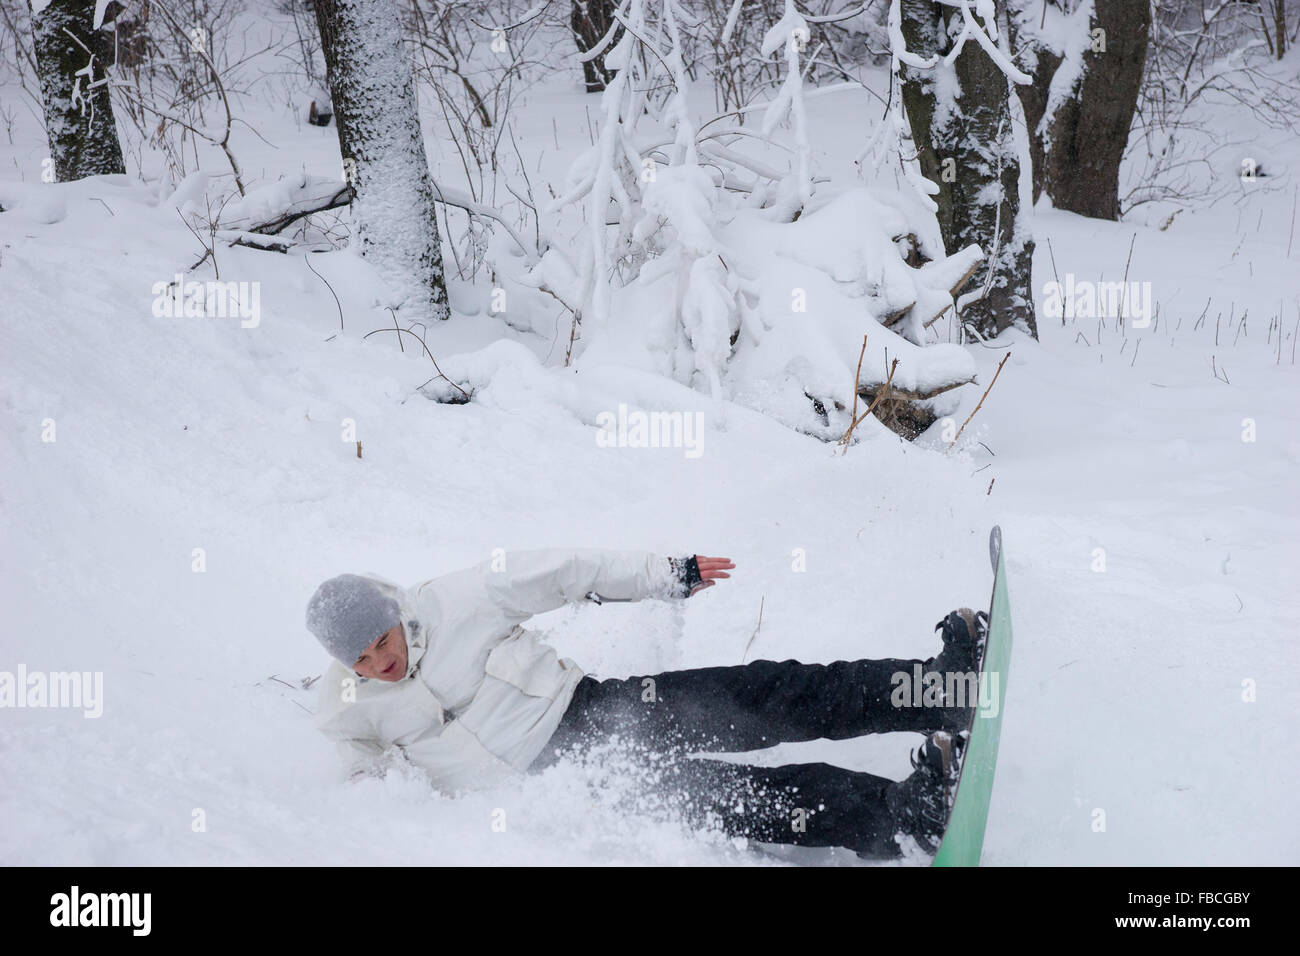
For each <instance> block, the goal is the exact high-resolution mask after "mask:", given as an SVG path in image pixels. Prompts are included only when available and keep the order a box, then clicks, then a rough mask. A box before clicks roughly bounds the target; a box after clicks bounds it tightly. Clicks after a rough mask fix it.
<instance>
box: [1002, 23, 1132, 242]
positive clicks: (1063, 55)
mask: <svg viewBox="0 0 1300 956" xmlns="http://www.w3.org/2000/svg"><path fill="white" fill-rule="evenodd" d="M1089 10H1091V15H1089ZM1150 30H1151V8H1150V5H1149V0H1086V3H1085V0H1011V3H1010V4H1009V5H1008V7H1007V35H1008V39H1009V40H1010V41H1011V45H1012V49H1014V50H1015V52H1016V57H1017V60H1018V61H1019V62H1020V63H1021V64H1022V66H1023V67H1024V69H1025V71H1026V72H1028V73H1029V74H1031V75H1032V76H1033V78H1034V82H1033V83H1029V84H1025V85H1023V86H1017V87H1016V93H1017V95H1018V96H1019V97H1020V104H1021V106H1022V107H1024V111H1025V125H1026V126H1027V127H1028V130H1029V154H1030V158H1031V159H1032V161H1033V173H1034V200H1035V201H1037V200H1038V197H1039V196H1040V195H1042V194H1043V193H1046V194H1047V195H1048V196H1049V197H1050V198H1051V200H1052V205H1054V206H1056V207H1057V208H1058V209H1067V210H1069V211H1070V212H1075V213H1078V214H1079V215H1081V216H1090V217H1092V218H1094V219H1112V220H1114V219H1119V214H1120V203H1119V165H1120V160H1122V159H1123V158H1124V147H1125V146H1126V145H1127V143H1128V136H1129V129H1130V128H1131V126H1132V125H1133V111H1134V108H1135V107H1136V106H1137V101H1138V93H1139V91H1140V90H1141V87H1142V73H1143V68H1144V66H1145V64H1146V57H1147V45H1148V37H1149V35H1150Z"/></svg>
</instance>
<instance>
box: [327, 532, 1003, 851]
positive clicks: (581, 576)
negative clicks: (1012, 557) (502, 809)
mask: <svg viewBox="0 0 1300 956" xmlns="http://www.w3.org/2000/svg"><path fill="white" fill-rule="evenodd" d="M734 567H735V565H734V564H732V563H731V561H730V559H728V558H712V557H704V556H701V555H695V556H693V557H683V558H668V557H662V556H660V555H656V554H651V553H648V552H639V551H596V550H578V551H552V550H548V551H518V552H509V553H507V554H506V555H505V556H504V558H497V559H494V560H491V561H487V562H484V563H483V564H480V565H478V566H476V567H473V568H470V569H468V570H464V571H458V572H455V573H453V574H447V575H444V576H441V577H437V578H433V579H431V580H428V581H425V582H424V583H422V584H419V585H417V586H415V587H413V588H410V589H402V588H399V587H397V586H395V585H393V584H391V583H389V582H387V581H384V580H382V579H380V578H375V577H363V576H360V575H355V574H345V575H341V576H339V577H335V578H331V579H330V580H328V581H326V582H325V583H324V584H322V585H321V586H320V587H319V588H318V589H317V590H316V593H315V595H314V596H313V597H312V599H311V602H310V603H309V604H308V607H307V628H308V629H309V630H310V631H311V632H312V633H313V634H315V635H316V637H317V639H318V640H319V641H320V642H321V644H322V645H324V647H325V649H326V650H327V651H328V652H329V653H330V655H331V656H332V657H333V658H334V659H335V663H333V664H332V665H331V666H330V669H329V671H328V673H327V674H326V675H325V678H324V679H323V680H322V681H321V688H322V689H321V711H320V715H319V716H318V718H317V724H318V726H319V727H320V728H321V730H322V731H324V733H325V734H326V735H327V736H329V737H331V738H333V739H335V740H337V741H338V744H339V748H340V750H341V751H342V752H343V753H344V755H345V756H346V757H347V758H348V761H349V767H348V770H349V773H350V775H352V776H356V775H359V774H364V773H376V774H377V773H382V768H383V761H384V758H385V752H386V751H387V750H388V749H389V748H391V747H396V748H399V749H400V751H401V752H402V754H404V755H405V757H406V758H407V759H408V760H410V761H411V762H412V763H414V764H416V765H418V766H420V767H422V768H423V769H424V770H425V771H427V772H428V773H429V775H430V776H431V778H432V780H433V783H434V785H435V786H436V787H438V789H440V790H443V791H445V792H454V791H458V790H467V789H475V788H481V787H486V786H491V785H492V784H494V783H496V782H499V781H501V780H503V779H506V778H508V777H509V776H511V775H513V774H517V773H520V772H523V771H528V770H537V769H540V768H543V767H546V766H549V765H550V764H552V763H554V762H555V761H556V760H557V758H558V756H559V755H560V754H561V753H562V752H564V751H565V750H566V749H568V748H570V747H580V746H582V745H583V744H585V743H592V742H599V741H603V740H607V739H608V738H609V737H610V736H611V735H614V734H618V735H619V736H620V738H621V740H624V741H632V742H634V743H635V745H636V746H637V747H639V748H642V752H643V753H645V752H646V751H649V752H650V753H653V754H654V755H656V759H655V760H654V763H655V764H656V769H657V771H658V777H657V783H656V786H662V788H663V789H664V790H665V792H666V793H667V794H669V795H670V796H671V799H670V800H669V801H667V802H671V804H672V805H673V806H675V807H678V808H680V811H681V812H683V813H685V814H686V816H687V817H688V818H689V819H690V821H693V822H697V823H699V824H700V825H706V823H705V821H712V822H713V823H714V824H715V825H716V824H720V825H721V827H722V828H723V830H724V831H725V832H727V833H729V834H732V835H738V836H745V837H749V838H751V839H754V840H760V841H764V842H771V843H794V844H801V845H804V846H845V847H849V848H851V849H854V850H856V851H858V852H859V853H860V854H863V855H865V856H877V857H887V856H897V855H899V853H900V847H899V841H898V840H897V839H896V835H897V834H899V833H903V834H907V835H909V836H911V837H913V838H914V839H916V840H917V841H918V843H919V844H920V845H921V846H922V847H923V848H924V849H927V850H930V849H933V847H934V846H936V845H937V842H938V839H939V837H940V836H942V834H943V829H944V826H945V824H946V821H947V814H948V807H949V806H950V805H951V792H950V791H951V788H952V786H953V782H954V778H955V769H954V752H953V749H954V747H956V746H958V745H959V744H960V742H961V741H960V738H959V737H958V736H957V735H956V734H953V733H948V732H946V731H956V730H957V729H958V728H961V727H964V726H966V722H967V719H968V717H969V714H970V711H969V710H968V709H961V708H955V707H946V708H945V707H922V706H915V707H898V706H894V705H893V704H892V703H891V692H892V691H893V689H894V686H895V682H894V681H893V680H892V679H891V678H892V677H893V675H896V674H898V673H899V672H902V673H905V674H908V675H911V674H913V665H914V664H921V665H922V668H923V670H924V671H926V672H928V671H941V672H944V673H947V672H951V671H957V672H963V673H964V672H968V671H971V670H973V669H974V666H975V653H976V629H977V627H979V626H982V624H983V621H982V617H983V616H982V615H981V620H980V621H979V622H978V623H977V621H976V618H975V616H974V615H973V614H972V613H971V612H970V611H969V610H966V609H963V610H961V611H954V612H953V613H951V614H949V615H948V616H947V617H946V618H945V619H944V620H943V621H942V622H940V624H939V625H938V628H937V629H942V631H943V642H944V649H943V651H942V652H941V653H940V654H939V655H938V657H935V658H931V659H929V660H927V661H910V660H858V661H836V662H834V663H832V664H802V663H799V662H798V661H794V660H788V661H782V662H780V663H777V662H774V661H754V662H753V663H751V664H745V665H740V666H735V667H705V668H698V669H694V670H683V671H670V672H667V673H662V674H654V675H650V676H649V677H648V678H647V677H629V678H626V679H610V680H597V679H595V678H593V677H590V676H587V675H585V674H584V673H583V672H582V671H581V670H580V669H579V668H578V667H577V666H576V665H575V664H574V663H573V662H572V661H570V660H567V659H561V658H559V657H557V655H556V654H555V652H554V651H553V650H552V649H551V648H550V647H548V646H547V645H545V644H542V643H541V642H540V641H539V640H538V639H537V637H536V636H535V635H534V634H533V633H531V632H530V631H528V630H525V629H524V628H523V627H522V625H523V623H524V622H525V621H527V620H528V618H530V617H531V616H532V615H534V614H540V613H542V612H544V611H551V610H554V609H555V608H558V607H560V606H562V605H563V604H565V603H566V602H575V601H581V600H584V599H588V598H590V599H593V600H596V601H600V600H615V601H637V600H641V599H644V598H652V597H653V598H661V599H682V598H687V597H690V596H691V595H693V594H696V593H698V592H699V591H701V590H703V589H705V588H708V587H711V586H713V585H714V584H715V583H716V582H717V581H719V580H721V579H724V578H728V577H730V575H729V574H727V571H728V570H729V569H732V568H734ZM897 730H909V731H919V732H922V733H926V734H930V736H929V738H928V739H927V740H926V742H925V745H924V746H923V747H922V748H921V750H920V752H919V754H918V755H914V756H913V757H912V766H913V768H914V772H913V773H912V774H911V776H909V777H908V778H907V779H905V780H903V781H901V782H895V781H892V780H888V779H885V778H883V777H877V776H873V775H872V774H869V773H858V772H854V771H850V770H844V769H841V768H839V767H834V766H831V765H829V764H824V763H814V764H792V765H788V766H781V767H755V766H747V765H743V764H736V763H730V762H725V761H721V760H711V759H708V758H700V757H693V756H689V755H690V754H693V753H699V752H713V753H740V752H745V751H750V750H758V749H761V748H765V747H771V746H773V745H775V744H777V743H780V742H783V741H806V740H816V739H819V738H829V739H832V740H841V739H845V738H849V737H857V736H860V735H862V734H869V733H882V732H886V731H897ZM660 758H662V759H660Z"/></svg>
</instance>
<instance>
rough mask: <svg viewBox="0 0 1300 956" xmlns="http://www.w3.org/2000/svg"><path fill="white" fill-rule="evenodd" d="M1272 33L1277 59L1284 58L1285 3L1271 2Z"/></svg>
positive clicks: (1276, 0) (1281, 0) (1280, 1)
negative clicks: (1274, 36) (1274, 35)
mask: <svg viewBox="0 0 1300 956" xmlns="http://www.w3.org/2000/svg"><path fill="white" fill-rule="evenodd" d="M1273 32H1274V33H1276V34H1277V58H1278V59H1279V60H1280V59H1282V57H1284V56H1286V50H1287V46H1286V2H1285V0H1273Z"/></svg>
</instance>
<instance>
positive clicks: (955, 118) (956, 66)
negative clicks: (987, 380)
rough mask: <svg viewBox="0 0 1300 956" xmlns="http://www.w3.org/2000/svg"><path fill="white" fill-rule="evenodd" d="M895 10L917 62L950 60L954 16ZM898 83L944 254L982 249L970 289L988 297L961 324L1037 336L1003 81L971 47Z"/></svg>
mask: <svg viewBox="0 0 1300 956" xmlns="http://www.w3.org/2000/svg"><path fill="white" fill-rule="evenodd" d="M900 9H901V13H902V29H903V37H904V39H905V41H906V42H907V48H908V50H910V51H911V52H913V53H915V54H917V55H919V56H922V57H929V56H932V55H934V54H943V53H945V52H947V50H948V49H949V47H950V45H951V41H950V39H949V38H950V37H951V36H954V35H956V34H955V33H952V32H950V29H949V28H950V26H954V27H955V29H956V31H957V32H958V33H959V32H960V29H961V27H960V23H961V16H962V14H961V11H960V9H958V8H954V7H950V6H944V5H941V4H940V3H938V2H935V0H901V6H900ZM953 17H957V23H956V24H952V23H951V21H952V18H953ZM944 73H947V74H948V75H947V76H944V75H943V74H944ZM899 82H900V89H901V92H902V99H903V106H904V110H905V112H906V114H907V119H908V123H909V125H910V127H911V130H912V138H913V140H914V141H915V144H916V150H917V158H918V160H919V161H920V165H921V174H922V175H923V176H925V178H926V179H928V180H930V181H931V182H933V183H935V184H936V185H937V186H938V187H939V192H938V194H937V195H935V196H934V197H932V198H933V199H934V201H935V203H936V204H937V205H938V207H939V208H938V211H937V213H936V215H937V216H938V219H939V229H940V231H941V233H942V236H943V244H944V249H945V251H946V252H947V253H948V254H949V255H952V254H954V253H956V252H958V251H959V250H961V249H964V248H965V247H966V246H968V245H970V244H972V243H975V244H977V245H979V247H980V248H981V249H982V250H983V251H984V255H985V260H984V262H983V263H982V264H981V265H980V268H979V269H978V270H977V271H976V272H975V275H974V280H975V282H974V288H977V289H986V290H987V292H986V294H985V295H984V297H983V298H981V299H979V300H977V301H975V302H971V303H968V304H967V305H966V307H965V308H964V309H963V311H962V320H963V322H970V323H971V324H973V325H974V326H975V328H976V329H977V330H978V331H979V332H980V334H982V335H985V336H993V335H997V334H998V333H999V332H1002V331H1003V330H1005V329H1007V328H1010V327H1011V326H1012V325H1017V326H1019V327H1021V328H1023V329H1025V330H1026V331H1028V332H1029V333H1030V334H1031V335H1033V336H1034V337H1035V338H1037V336H1038V327H1037V323H1036V322H1035V317H1034V298H1033V287H1032V275H1031V268H1030V267H1031V263H1032V260H1033V252H1034V241H1033V237H1032V235H1031V232H1030V229H1029V223H1028V221H1027V220H1026V218H1025V216H1024V214H1023V213H1022V211H1021V209H1020V199H1019V186H1018V184H1019V180H1020V160H1019V159H1018V157H1017V155H1016V148H1015V140H1014V137H1013V131H1012V124H1011V111H1010V107H1011V103H1010V97H1011V94H1010V92H1009V90H1008V85H1009V83H1008V80H1007V78H1006V76H1005V75H1004V74H1003V73H1002V71H1001V69H1000V68H999V67H998V65H997V64H996V63H994V62H993V60H992V59H991V58H990V57H989V55H988V54H987V53H986V52H985V51H984V50H983V49H982V48H981V47H980V46H979V45H978V44H977V43H976V42H975V41H973V40H968V41H967V42H966V44H965V45H964V46H963V47H962V51H961V53H960V54H958V56H957V58H956V59H955V60H954V61H953V63H952V64H951V65H950V66H949V65H946V64H944V63H942V62H940V63H939V64H937V65H936V66H935V67H933V68H931V69H920V68H918V67H913V66H910V65H908V64H905V63H904V64H900V66H899Z"/></svg>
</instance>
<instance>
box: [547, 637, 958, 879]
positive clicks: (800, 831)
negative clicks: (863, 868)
mask: <svg viewBox="0 0 1300 956" xmlns="http://www.w3.org/2000/svg"><path fill="white" fill-rule="evenodd" d="M918 663H922V662H919V661H912V660H896V659H886V660H859V661H836V662H835V663H833V664H802V663H800V662H798V661H794V660H787V661H781V662H777V661H754V662H753V663H751V664H743V665H739V666H734V667H705V668H698V669H693V670H681V671H668V672H665V673H661V674H652V675H647V676H642V677H629V678H626V679H610V680H596V679H595V678H592V677H589V676H587V677H583V679H582V681H581V682H580V683H579V684H578V686H577V688H576V690H575V692H574V695H573V699H572V701H571V702H570V704H569V707H568V709H567V710H566V711H565V713H564V716H563V718H562V719H561V721H560V725H559V727H558V728H557V729H556V732H555V734H554V736H553V737H552V738H551V740H550V741H549V742H548V744H547V747H546V749H545V750H544V751H543V753H542V755H541V756H540V757H539V758H538V760H537V761H536V762H535V763H534V764H533V765H532V768H542V767H546V766H549V765H551V764H552V763H554V762H555V761H556V760H557V759H558V757H559V756H560V755H561V754H562V753H564V752H565V751H566V750H569V749H570V748H572V749H574V750H578V751H580V750H582V749H583V748H584V747H585V746H589V745H591V744H594V743H597V742H602V741H608V740H609V739H611V738H614V737H617V738H618V739H619V740H620V741H625V742H627V743H629V744H631V745H632V748H633V749H632V752H633V753H634V754H635V753H637V752H639V753H641V754H642V755H643V756H645V757H647V758H649V759H651V760H652V761H653V763H654V767H655V773H654V777H653V779H654V780H655V781H656V783H655V786H656V787H659V788H662V789H663V790H664V791H665V792H664V793H663V794H662V796H664V797H665V800H666V802H669V803H671V805H672V806H674V807H675V808H677V810H678V812H680V813H681V814H682V815H683V816H684V817H685V819H686V822H687V823H688V825H692V826H701V827H711V828H714V829H721V830H722V831H723V832H725V833H727V834H729V835H732V836H743V837H747V838H749V839H752V840H758V841H762V842H766V843H789V844H797V845H802V846H810V847H826V846H842V847H848V848H850V849H853V850H856V851H857V852H858V853H859V854H861V855H863V856H869V857H896V856H898V855H899V854H900V852H901V851H900V849H899V845H898V843H897V841H896V840H895V833H897V832H898V831H899V830H900V829H901V828H902V821H903V819H904V817H903V808H902V794H901V793H900V788H899V784H898V783H896V782H894V781H892V780H889V779H887V778H885V777H877V776H875V775H873V774H869V773H861V772H855V771H852V770H845V769H843V768H840V767H835V766H832V765H830V764H825V763H807V764H789V765H785V766H778V767H759V766H753V765H748V764H740V763H733V762H729V761H723V760H715V759H709V758H707V757H695V756H689V754H692V753H699V752H710V753H743V752H745V751H752V750H760V749H763V748H766V747H771V746H774V745H776V744H778V743H782V742H796V741H808V740H817V739H820V738H827V739H831V740H842V739H846V738H850V737H858V736H861V735H863V734H870V733H883V732H887V731H900V730H901V731H918V732H923V733H928V732H930V731H933V730H937V729H940V728H939V727H938V711H937V710H936V709H934V708H924V707H896V706H893V705H892V703H891V692H892V691H893V689H894V686H895V681H893V680H892V678H893V676H894V675H896V674H898V673H899V672H902V673H904V674H908V675H910V674H912V672H913V666H914V665H915V664H918ZM532 768H530V769H532Z"/></svg>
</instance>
